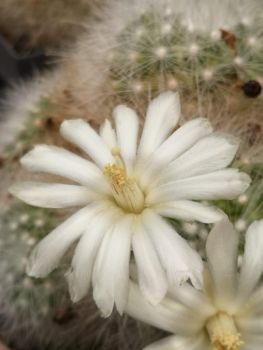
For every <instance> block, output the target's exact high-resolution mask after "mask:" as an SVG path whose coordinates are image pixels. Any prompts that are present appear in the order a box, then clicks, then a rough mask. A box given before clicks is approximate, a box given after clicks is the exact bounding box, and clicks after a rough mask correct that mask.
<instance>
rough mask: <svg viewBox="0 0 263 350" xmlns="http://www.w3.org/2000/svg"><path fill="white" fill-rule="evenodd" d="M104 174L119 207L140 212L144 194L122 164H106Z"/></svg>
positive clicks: (142, 206)
mask: <svg viewBox="0 0 263 350" xmlns="http://www.w3.org/2000/svg"><path fill="white" fill-rule="evenodd" d="M104 175H105V176H106V178H107V179H108V182H109V184H110V185H111V189H112V195H113V197H114V199H115V201H116V203H117V204H118V206H119V207H120V208H122V209H123V210H125V211H127V212H129V213H136V214H138V213H141V212H142V210H143V208H144V194H143V192H142V190H141V188H140V187H139V185H138V184H137V182H136V180H135V179H134V178H131V177H128V176H127V175H126V171H125V168H124V166H123V165H116V164H112V165H107V166H105V168H104Z"/></svg>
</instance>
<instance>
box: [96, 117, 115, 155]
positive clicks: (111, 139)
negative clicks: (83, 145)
mask: <svg viewBox="0 0 263 350" xmlns="http://www.w3.org/2000/svg"><path fill="white" fill-rule="evenodd" d="M100 137H101V138H102V140H103V141H104V143H105V145H107V146H108V147H109V149H110V150H112V149H113V148H116V147H117V137H116V133H115V130H114V129H113V128H112V126H111V122H110V121H109V120H108V119H106V120H105V122H104V123H103V124H102V125H101V127H100Z"/></svg>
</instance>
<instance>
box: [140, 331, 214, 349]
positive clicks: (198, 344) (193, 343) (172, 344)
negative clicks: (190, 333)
mask: <svg viewBox="0 0 263 350" xmlns="http://www.w3.org/2000/svg"><path fill="white" fill-rule="evenodd" d="M143 350H212V347H211V345H210V343H209V341H208V338H207V336H206V335H205V334H204V332H202V333H199V334H197V335H195V336H194V337H181V336H179V335H176V336H171V337H167V338H164V339H161V340H159V341H157V342H155V343H153V344H151V345H148V346H146V348H144V349H143Z"/></svg>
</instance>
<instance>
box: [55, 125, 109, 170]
mask: <svg viewBox="0 0 263 350" xmlns="http://www.w3.org/2000/svg"><path fill="white" fill-rule="evenodd" d="M60 133H61V135H62V136H63V137H64V138H65V139H66V140H68V141H70V142H72V143H74V144H75V145H76V146H78V147H79V148H81V149H82V150H83V151H85V152H86V153H87V154H88V155H89V156H90V157H91V158H92V159H93V160H94V162H95V163H97V164H98V166H99V167H100V168H103V167H104V166H105V165H107V164H110V163H114V158H113V156H112V154H111V152H110V150H109V148H108V147H107V146H106V145H105V143H104V142H103V140H102V139H101V137H100V136H99V135H98V134H97V133H96V131H95V130H94V129H93V128H92V127H91V126H90V125H89V124H88V123H86V122H85V121H84V120H82V119H73V120H65V121H64V122H63V123H62V124H61V127H60Z"/></svg>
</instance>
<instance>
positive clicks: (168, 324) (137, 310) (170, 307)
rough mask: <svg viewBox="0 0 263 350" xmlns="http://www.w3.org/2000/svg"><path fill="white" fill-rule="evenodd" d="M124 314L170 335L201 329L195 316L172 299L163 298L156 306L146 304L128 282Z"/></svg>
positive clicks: (201, 325)
mask: <svg viewBox="0 0 263 350" xmlns="http://www.w3.org/2000/svg"><path fill="white" fill-rule="evenodd" d="M125 312H126V313H127V314H128V315H130V316H131V317H133V318H135V319H138V320H139V321H142V322H145V323H148V324H149V325H151V326H154V327H157V328H159V329H162V330H164V331H167V332H171V333H178V334H183V335H191V334H195V333H196V332H198V331H199V330H200V329H201V328H202V327H203V323H202V321H201V320H200V319H199V317H198V316H197V314H195V313H194V312H193V311H192V310H190V309H188V308H186V307H184V306H183V305H181V304H179V303H176V302H174V301H173V300H172V299H169V298H165V299H164V300H163V301H162V302H161V303H160V304H158V305H156V306H153V305H152V304H150V303H148V302H147V300H146V299H145V298H144V296H143V295H142V293H141V291H140V289H139V287H138V286H137V285H136V284H135V283H133V282H130V287H129V298H128V303H127V305H126V308H125Z"/></svg>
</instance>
